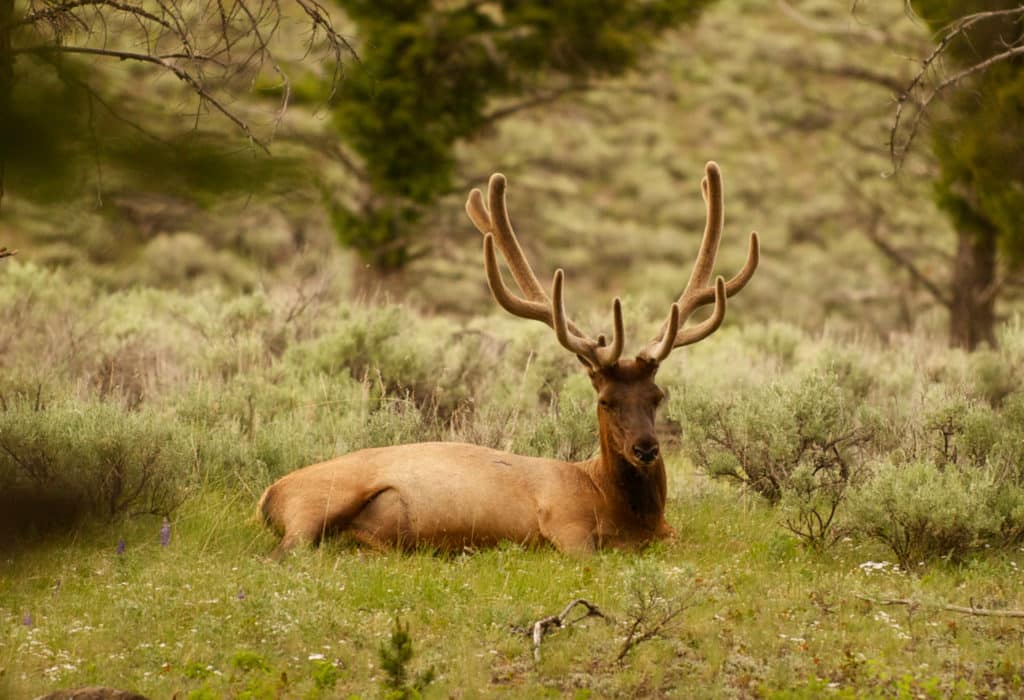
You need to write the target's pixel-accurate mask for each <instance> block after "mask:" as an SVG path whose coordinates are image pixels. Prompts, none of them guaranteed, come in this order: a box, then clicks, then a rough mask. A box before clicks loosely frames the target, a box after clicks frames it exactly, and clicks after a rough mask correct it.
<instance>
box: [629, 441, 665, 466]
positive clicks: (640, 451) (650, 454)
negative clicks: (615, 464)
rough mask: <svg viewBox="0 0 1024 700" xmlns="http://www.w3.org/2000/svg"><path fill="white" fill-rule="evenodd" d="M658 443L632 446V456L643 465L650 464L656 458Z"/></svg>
mask: <svg viewBox="0 0 1024 700" xmlns="http://www.w3.org/2000/svg"><path fill="white" fill-rule="evenodd" d="M658 452H659V450H658V443H656V442H655V443H653V444H649V445H634V446H633V454H634V455H635V456H636V458H637V459H638V460H640V461H641V462H643V463H644V464H650V463H651V462H653V461H654V460H656V459H657V458H658Z"/></svg>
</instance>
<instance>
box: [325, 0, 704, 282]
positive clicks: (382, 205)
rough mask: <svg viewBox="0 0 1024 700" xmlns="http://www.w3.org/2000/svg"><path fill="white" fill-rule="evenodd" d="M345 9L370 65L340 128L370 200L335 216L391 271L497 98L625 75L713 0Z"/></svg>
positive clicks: (364, 4) (371, 2)
mask: <svg viewBox="0 0 1024 700" xmlns="http://www.w3.org/2000/svg"><path fill="white" fill-rule="evenodd" d="M337 2H338V4H339V5H340V6H341V7H342V8H343V9H344V11H345V12H346V13H347V14H348V16H349V17H350V18H351V19H352V20H354V21H355V23H356V25H357V27H358V36H359V39H360V44H361V46H360V48H359V54H360V56H361V59H362V62H361V64H360V65H359V66H357V67H354V68H353V69H352V70H351V71H350V72H349V73H348V74H347V76H346V78H345V80H344V81H343V82H342V84H341V85H340V87H339V92H338V95H337V103H336V106H335V108H334V117H335V124H336V126H337V130H338V133H339V134H340V136H341V138H342V140H343V141H344V143H345V144H346V146H347V147H348V148H349V149H351V150H352V151H353V152H354V153H356V154H357V155H358V156H359V158H360V160H361V163H362V170H363V173H364V178H365V180H366V184H367V186H368V193H369V194H368V196H367V197H366V198H365V200H364V201H363V202H361V203H360V204H359V205H357V206H352V205H345V204H342V203H339V202H336V201H332V202H331V210H332V212H333V221H334V224H335V229H336V231H337V234H338V236H339V238H340V239H341V241H342V242H343V243H344V244H346V245H349V246H351V247H353V248H355V249H356V250H357V251H358V252H359V253H360V254H361V256H362V257H363V259H364V260H365V261H366V262H367V263H369V264H371V265H372V266H373V268H374V269H375V270H377V271H379V272H385V273H386V272H388V271H392V270H398V269H401V268H402V267H403V266H405V265H406V264H407V263H408V262H409V261H410V260H411V259H412V257H413V256H415V255H416V253H417V247H416V244H415V232H416V226H415V223H416V221H417V220H418V219H419V217H420V216H421V214H422V211H423V208H424V207H425V206H428V205H429V204H431V203H432V202H433V201H435V200H436V199H437V198H438V197H440V196H441V195H443V194H444V193H446V192H449V191H450V190H451V188H452V186H453V183H452V177H453V173H454V167H455V158H454V153H453V151H454V146H455V144H456V142H457V141H459V140H460V139H466V138H469V137H472V136H473V135H474V134H476V133H478V132H479V131H480V130H481V129H482V128H483V127H484V126H485V125H487V124H488V123H490V122H491V121H493V119H494V114H489V113H488V112H487V107H488V104H489V103H490V100H491V99H492V98H495V97H515V96H524V95H526V96H528V97H527V99H529V100H536V101H543V100H545V99H549V98H552V97H554V96H557V95H560V94H564V93H565V92H571V91H577V90H583V89H586V86H587V83H588V81H590V80H592V79H594V78H598V77H603V76H613V75H618V74H621V73H623V72H624V71H626V70H628V69H629V68H631V67H633V66H635V65H636V63H637V61H638V59H639V58H640V57H641V56H642V55H643V53H644V52H645V51H646V50H648V49H649V48H650V47H651V45H652V44H653V42H654V41H655V40H656V39H657V37H658V36H659V35H660V34H661V33H662V32H664V31H665V30H666V29H668V28H670V27H673V26H676V25H679V24H680V23H683V22H685V21H689V20H692V19H694V18H695V17H696V16H697V14H698V12H699V11H700V9H701V8H703V7H704V6H706V5H707V4H709V2H710V0H644V1H642V2H636V1H632V0H565V1H562V2H544V1H543V0H500V1H499V2H491V3H479V2H456V3H451V2H436V1H434V0H398V1H396V2H386V3H382V2H377V1H376V0H337ZM553 83H554V84H553Z"/></svg>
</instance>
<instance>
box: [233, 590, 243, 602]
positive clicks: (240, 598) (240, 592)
mask: <svg viewBox="0 0 1024 700" xmlns="http://www.w3.org/2000/svg"><path fill="white" fill-rule="evenodd" d="M235 597H236V598H238V599H239V600H245V591H243V590H242V589H241V588H239V589H238V595H237V596H235Z"/></svg>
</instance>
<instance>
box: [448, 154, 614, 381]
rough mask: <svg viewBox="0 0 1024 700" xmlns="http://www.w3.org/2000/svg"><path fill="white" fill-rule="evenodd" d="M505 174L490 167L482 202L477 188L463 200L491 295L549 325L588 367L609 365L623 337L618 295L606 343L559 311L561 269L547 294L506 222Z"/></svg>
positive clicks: (562, 303)
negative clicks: (510, 281)
mask: <svg viewBox="0 0 1024 700" xmlns="http://www.w3.org/2000/svg"><path fill="white" fill-rule="evenodd" d="M505 186H506V182H505V176H504V175H502V174H500V173H495V174H494V175H492V176H491V179H490V182H489V183H488V185H487V200H488V205H489V206H488V205H485V204H484V198H483V195H482V194H481V193H480V190H478V189H473V190H472V191H471V192H470V193H469V199H467V200H466V213H467V214H469V218H470V219H472V220H473V223H474V224H475V225H476V227H477V229H478V230H479V231H480V233H482V234H483V235H484V267H485V269H486V270H487V284H488V286H489V287H490V288H491V294H493V295H494V300H495V301H497V302H498V305H499V306H501V308H503V309H505V310H506V311H508V312H509V313H510V314H512V315H514V316H520V317H522V318H529V319H533V320H534V321H540V322H541V323H545V324H547V325H548V326H550V327H551V328H552V329H553V330H554V331H555V336H556V337H557V338H558V342H559V343H561V344H562V347H564V348H565V349H567V350H569V351H571V352H574V353H576V354H577V355H579V356H580V357H581V358H582V359H583V360H584V361H585V362H587V364H589V365H590V366H591V367H592V368H594V369H599V368H601V367H609V366H611V365H614V364H615V363H616V362H618V359H619V355H621V354H622V344H623V341H624V339H625V334H624V332H623V323H622V302H620V301H619V299H618V297H616V298H615V300H614V301H613V302H612V318H613V323H614V329H615V330H614V334H613V335H612V342H611V345H608V344H607V340H606V339H605V337H604V336H603V335H600V336H598V337H597V339H596V340H594V339H593V338H590V337H588V336H587V335H586V334H584V333H583V332H582V331H581V330H580V329H579V327H578V326H577V325H576V324H575V323H573V322H572V321H570V320H569V319H568V318H567V317H566V315H565V300H564V298H563V294H562V292H563V283H564V279H565V273H564V272H563V271H562V270H561V269H559V270H556V271H555V276H554V279H553V280H552V284H551V297H548V295H547V293H546V292H545V291H544V288H543V287H542V286H541V283H540V281H539V280H538V279H537V276H536V275H535V274H534V273H533V268H531V267H530V263H529V262H528V261H527V260H526V255H525V254H524V253H523V249H522V247H521V246H520V245H519V240H518V239H517V238H516V234H515V231H513V230H512V222H511V221H510V220H509V217H508V207H507V205H506V202H505ZM495 244H497V246H498V249H499V250H501V254H502V256H503V257H504V258H505V262H506V263H507V264H508V268H509V270H510V271H511V272H512V277H513V278H514V279H515V281H516V284H517V285H518V286H519V291H520V292H521V293H522V295H523V296H517V295H516V294H515V293H514V292H512V291H511V290H510V289H509V288H508V287H506V286H505V281H504V280H503V279H502V276H501V269H500V268H499V267H498V258H497V255H496V254H495V252H494V246H495Z"/></svg>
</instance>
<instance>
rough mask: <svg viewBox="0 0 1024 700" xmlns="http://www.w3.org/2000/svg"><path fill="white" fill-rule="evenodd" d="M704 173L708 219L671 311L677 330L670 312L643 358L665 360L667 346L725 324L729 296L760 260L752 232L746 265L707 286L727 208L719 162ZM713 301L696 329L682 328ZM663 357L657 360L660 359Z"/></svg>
mask: <svg viewBox="0 0 1024 700" xmlns="http://www.w3.org/2000/svg"><path fill="white" fill-rule="evenodd" d="M704 172H705V177H704V179H702V180H701V183H700V184H701V194H702V195H703V197H704V203H705V206H706V209H707V222H706V224H705V226H704V237H703V239H702V240H701V244H700V251H699V252H698V253H697V260H696V261H695V262H694V265H693V271H692V272H691V273H690V279H689V281H688V282H687V283H686V288H685V289H684V290H683V293H682V294H681V295H680V296H679V299H678V300H677V301H676V304H675V305H674V306H678V307H679V308H678V312H677V311H676V310H675V309H673V311H672V314H676V313H678V323H677V324H675V325H676V328H677V330H676V331H672V330H671V328H670V325H674V324H673V322H672V315H670V317H669V320H667V321H665V322H664V323H663V324H662V326H661V332H660V333H659V334H658V336H657V337H656V338H655V339H654V340H652V341H651V342H650V343H648V345H647V347H646V348H645V349H644V350H643V352H642V353H641V354H640V357H645V358H650V359H653V358H657V357H659V356H660V358H661V359H664V358H665V357H667V356H668V354H667V352H666V353H665V354H664V355H661V354H660V351H661V350H664V349H665V348H666V347H667V348H668V350H669V351H671V349H672V348H678V347H682V346H683V345H689V344H691V343H696V342H697V341H698V340H702V339H704V338H706V337H707V336H709V335H711V334H712V333H714V332H715V331H716V330H717V329H718V327H719V326H720V325H721V324H722V319H724V318H725V300H726V298H727V297H731V296H732V295H734V294H736V293H737V292H739V291H740V290H741V289H743V288H744V287H745V286H746V285H747V283H748V282H749V281H750V279H751V278H752V277H753V276H754V272H755V271H756V270H757V265H758V263H759V262H760V241H759V239H758V236H757V233H756V232H755V233H751V234H750V245H749V248H748V250H747V261H746V262H745V263H744V264H743V268H742V269H740V271H739V272H738V273H736V275H735V276H733V278H732V279H730V280H729V281H728V282H725V280H724V279H723V278H722V277H718V278H717V279H716V280H715V284H714V286H713V287H709V286H707V284H708V281H709V280H710V279H711V273H712V271H713V269H714V265H715V258H716V257H717V256H718V245H719V243H720V241H721V238H722V229H723V225H724V222H725V207H724V204H723V195H722V192H723V188H722V172H721V170H720V169H719V167H718V164H717V163H715V162H714V161H709V162H708V163H707V165H706V166H704ZM711 301H714V302H715V310H714V311H713V312H712V314H711V316H710V317H709V318H707V319H706V320H704V321H703V322H701V323H699V324H698V325H696V326H694V327H693V328H688V329H685V330H682V329H681V327H682V326H683V325H684V324H685V323H686V321H687V319H689V318H690V316H691V315H692V314H693V312H694V311H695V310H697V309H698V308H699V307H701V306H704V305H705V304H709V303H710V302H711ZM669 343H670V345H669ZM661 359H659V360H657V361H659V362H660V361H661Z"/></svg>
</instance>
